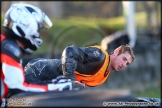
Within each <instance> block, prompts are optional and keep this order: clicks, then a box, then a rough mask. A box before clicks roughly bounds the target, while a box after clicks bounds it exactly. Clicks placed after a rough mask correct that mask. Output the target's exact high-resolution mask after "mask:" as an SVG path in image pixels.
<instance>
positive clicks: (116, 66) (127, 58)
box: [111, 52, 132, 71]
mask: <svg viewBox="0 0 162 108" xmlns="http://www.w3.org/2000/svg"><path fill="white" fill-rule="evenodd" d="M111 62H112V68H113V70H115V71H120V70H122V69H124V68H126V67H127V66H128V65H129V64H130V63H131V62H132V57H131V55H130V54H129V53H128V52H125V53H121V54H120V55H118V53H117V54H116V55H115V57H114V59H113V60H112V61H111Z"/></svg>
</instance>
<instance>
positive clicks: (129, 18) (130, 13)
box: [122, 1, 136, 48]
mask: <svg viewBox="0 0 162 108" xmlns="http://www.w3.org/2000/svg"><path fill="white" fill-rule="evenodd" d="M122 3H123V13H124V16H125V17H126V31H127V33H128V35H129V39H130V42H129V45H130V47H132V48H133V47H134V46H135V43H136V24H135V2H134V1H123V2H122Z"/></svg>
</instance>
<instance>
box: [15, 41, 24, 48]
mask: <svg viewBox="0 0 162 108" xmlns="http://www.w3.org/2000/svg"><path fill="white" fill-rule="evenodd" d="M16 43H17V44H18V46H19V47H20V48H22V49H24V45H23V44H22V43H21V42H20V41H18V40H16Z"/></svg>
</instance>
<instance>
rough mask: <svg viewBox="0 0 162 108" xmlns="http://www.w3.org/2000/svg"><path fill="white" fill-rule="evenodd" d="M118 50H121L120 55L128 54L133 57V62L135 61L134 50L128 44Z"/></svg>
mask: <svg viewBox="0 0 162 108" xmlns="http://www.w3.org/2000/svg"><path fill="white" fill-rule="evenodd" d="M116 49H118V50H119V53H118V55H120V54H121V53H125V52H128V53H129V54H130V55H131V57H132V62H133V61H134V59H135V55H134V53H133V50H132V48H131V47H130V46H129V45H128V44H126V45H120V46H119V47H117V48H116Z"/></svg>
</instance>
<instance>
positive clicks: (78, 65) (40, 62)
mask: <svg viewBox="0 0 162 108" xmlns="http://www.w3.org/2000/svg"><path fill="white" fill-rule="evenodd" d="M134 59H135V56H134V53H133V51H132V49H131V48H130V47H129V46H128V45H126V46H124V45H121V46H119V47H118V48H116V49H115V50H114V51H113V52H112V53H111V54H110V55H109V54H108V52H106V51H105V50H103V48H102V47H100V46H89V47H77V46H75V45H71V46H68V47H66V48H65V49H64V51H63V53H62V58H61V59H45V58H37V59H33V60H31V61H30V62H28V64H27V65H26V66H25V77H26V81H27V82H30V83H36V84H46V83H48V82H49V81H51V80H52V79H53V78H56V77H57V76H59V75H64V76H65V77H66V78H69V79H71V80H73V81H75V80H76V81H78V83H79V84H81V85H82V86H83V87H84V86H85V85H87V86H98V85H100V84H102V83H103V82H105V80H106V79H107V78H108V76H109V74H110V71H111V70H115V71H120V70H122V69H124V68H126V67H127V66H128V65H130V64H131V63H132V62H133V61H134ZM83 82H84V83H83Z"/></svg>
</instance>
